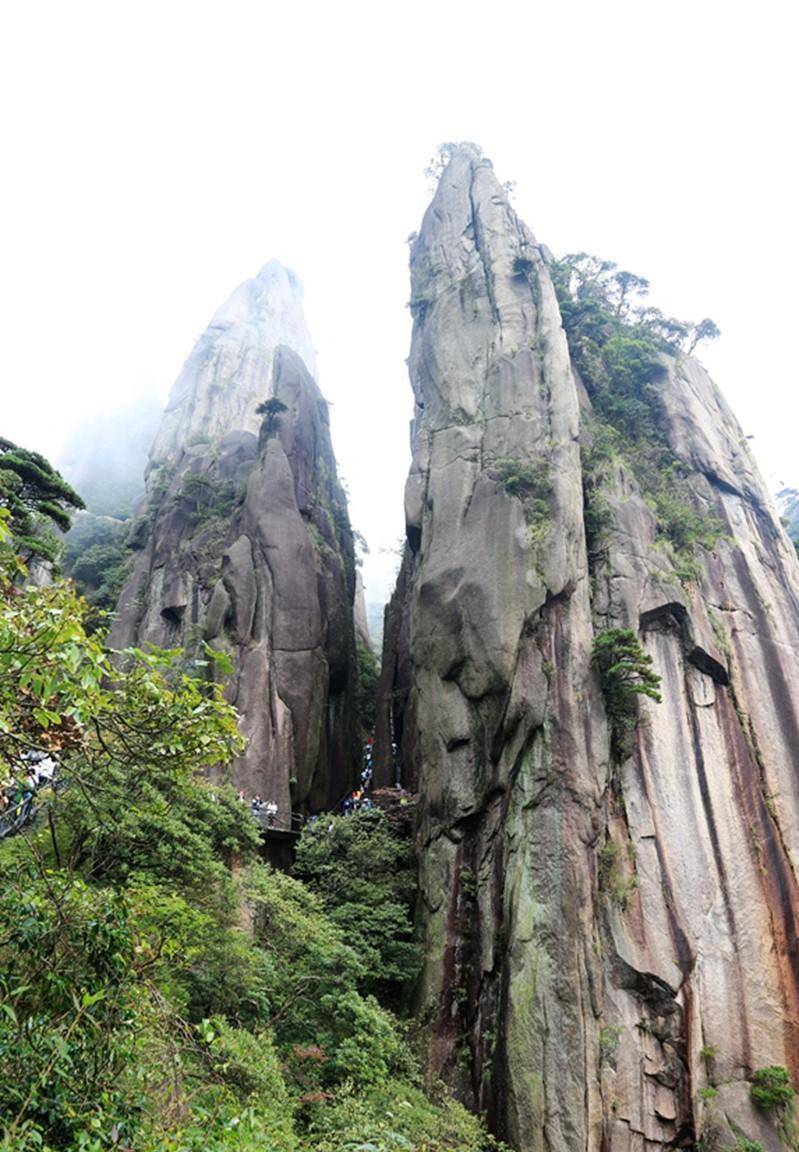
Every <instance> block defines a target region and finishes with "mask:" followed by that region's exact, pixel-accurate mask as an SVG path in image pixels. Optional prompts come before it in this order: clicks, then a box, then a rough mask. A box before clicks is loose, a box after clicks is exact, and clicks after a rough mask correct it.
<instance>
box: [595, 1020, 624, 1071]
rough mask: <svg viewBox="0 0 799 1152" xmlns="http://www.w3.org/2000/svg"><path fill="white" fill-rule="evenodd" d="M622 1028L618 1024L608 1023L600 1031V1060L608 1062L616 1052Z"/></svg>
mask: <svg viewBox="0 0 799 1152" xmlns="http://www.w3.org/2000/svg"><path fill="white" fill-rule="evenodd" d="M621 1033H622V1030H621V1028H620V1027H619V1025H618V1024H607V1025H605V1027H604V1028H601V1029H600V1031H599V1062H600V1064H605V1063H608V1062H609V1061H611V1060H612V1058H613V1056H614V1055H615V1054H616V1050H617V1049H618V1047H619V1039H620V1038H621Z"/></svg>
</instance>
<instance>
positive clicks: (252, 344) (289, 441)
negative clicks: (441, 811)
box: [111, 262, 356, 821]
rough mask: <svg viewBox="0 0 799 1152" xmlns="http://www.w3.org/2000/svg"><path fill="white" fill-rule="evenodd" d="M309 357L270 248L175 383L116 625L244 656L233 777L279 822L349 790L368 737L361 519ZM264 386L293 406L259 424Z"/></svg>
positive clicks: (297, 298)
mask: <svg viewBox="0 0 799 1152" xmlns="http://www.w3.org/2000/svg"><path fill="white" fill-rule="evenodd" d="M284 339H285V340H287V341H290V343H291V345H292V346H291V347H289V346H287V345H286V344H284V343H281V341H283V340H284ZM304 356H307V357H308V359H309V360H310V359H311V353H310V342H309V340H308V336H307V332H306V329H305V322H304V319H303V315H302V304H301V289H300V286H299V282H298V281H297V279H296V277H294V275H293V273H291V272H288V271H287V270H285V269H283V268H282V267H281V266H280V265H278V264H275V263H274V262H273V263H271V264H268V265H266V267H265V268H264V269H263V270H262V271H261V273H260V274H259V276H258V277H256V279H255V280H253V281H250V282H248V283H247V284H244V285H242V286H241V287H240V288H239V289H237V291H236V292H235V293H234V294H233V296H232V297H231V298H230V300H229V301H228V303H227V304H226V305H225V306H224V307H223V308H222V309H220V311H219V312H218V313H217V314H216V316H215V317H214V319H213V320H212V322H211V325H210V327H209V329H208V331H207V332H206V333H205V334H204V335H203V336H202V337H201V338H200V340H199V341H198V343H197V345H196V346H195V348H194V350H193V352H192V354H191V356H190V357H189V359H188V361H187V362H186V365H185V367H184V369H183V371H182V373H181V375H180V377H179V379H178V381H177V383H176V385H175V388H174V389H173V393H172V397H171V399H170V403H169V406H168V408H167V411H166V413H165V416H164V420H163V423H162V426H161V428H160V430H159V432H158V435H157V437H156V440H155V444H154V446H153V449H152V452H151V456H150V463H149V465H148V476H147V492H146V496H145V499H144V502H143V504H142V506H141V508H140V509H139V516H138V519H137V521H136V523H135V524H134V527H133V529H132V531H131V538H130V543H131V544H132V545H133V546H134V547H135V548H136V549H137V558H136V563H135V567H134V570H133V572H132V575H131V577H130V579H129V581H128V583H127V585H126V587H125V590H124V592H123V594H122V597H121V600H120V604H119V609H118V613H117V619H116V622H115V625H114V628H113V631H112V634H111V642H112V644H113V645H114V646H115V647H117V648H124V647H126V646H129V645H131V644H142V643H144V642H151V643H154V644H156V645H162V646H168V647H177V646H182V647H184V648H185V649H186V650H187V652H189V653H195V652H197V651H198V650H201V645H202V643H207V644H210V645H211V646H212V647H214V648H216V649H218V650H220V651H224V652H227V653H228V654H229V655H230V656H231V657H232V659H233V665H234V673H233V676H232V677H231V678H230V681H229V689H228V695H229V698H230V700H231V701H232V703H234V704H235V706H236V708H237V709H238V711H239V713H240V714H241V724H242V730H243V732H244V734H245V735H246V736H247V739H248V745H247V749H246V751H245V753H244V754H243V756H242V757H241V758H240V760H239V761H237V762H236V763H235V764H234V765H233V780H234V783H235V785H236V786H237V787H239V788H242V789H243V790H245V792H247V793H248V794H254V793H260V795H261V796H262V797H263V798H264V799H271V800H274V801H275V802H277V804H278V806H279V812H280V814H281V815H280V821H285V820H287V819H288V815H289V813H290V812H291V811H298V810H299V811H309V810H310V811H312V810H318V809H320V808H322V807H325V806H327V805H329V804H331V803H334V802H335V801H337V800H338V799H339V798H340V796H341V794H342V793H343V792H344V791H345V790H346V788H348V787H349V786H350V785H351V782H352V778H353V773H354V752H355V740H356V732H355V675H356V673H355V639H354V626H353V601H354V596H355V565H354V557H353V540H352V531H351V528H350V524H349V519H348V514H347V506H346V500H345V497H344V494H343V491H342V489H341V486H340V484H339V482H338V478H337V475H336V462H335V457H334V455H333V449H332V446H331V441H330V427H329V420H328V410H327V404H326V402H325V400H324V399H323V397H322V395H321V393H320V391H319V389H318V387H317V385H316V383H315V382H314V379H313V377H312V375H311V373H310V371H309V369H308V366H307V361H306V360H305V359H304V358H303V357H304ZM267 396H271V397H274V398H275V399H276V400H277V401H279V402H280V405H282V406H283V407H282V408H280V407H279V405H276V406H275V407H276V409H277V411H276V412H274V413H273V414H271V415H266V416H265V417H264V418H263V420H262V418H261V417H260V416H258V415H256V414H255V408H256V407H257V405H258V403H259V401H263V400H265V399H266V398H267Z"/></svg>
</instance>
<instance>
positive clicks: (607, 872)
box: [598, 840, 638, 910]
mask: <svg viewBox="0 0 799 1152" xmlns="http://www.w3.org/2000/svg"><path fill="white" fill-rule="evenodd" d="M598 865H599V889H600V891H601V892H603V893H605V895H607V896H608V897H609V899H610V900H612V902H613V903H614V904H617V905H618V906H619V908H621V909H622V910H623V909H625V908H626V907H627V903H628V901H629V899H630V893H631V892H632V891H633V890H634V889H635V888H637V886H638V880H637V878H636V876H635V873H634V872H633V873H632V874H631V875H629V876H628V875H627V874H626V871H625V867H624V857H623V855H622V850H621V845H619V844H617V843H616V841H615V840H606V841H605V843H604V844H603V845H602V847H601V848H600V850H599V853H598Z"/></svg>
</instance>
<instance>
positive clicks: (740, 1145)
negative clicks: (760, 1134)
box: [735, 1136, 763, 1152]
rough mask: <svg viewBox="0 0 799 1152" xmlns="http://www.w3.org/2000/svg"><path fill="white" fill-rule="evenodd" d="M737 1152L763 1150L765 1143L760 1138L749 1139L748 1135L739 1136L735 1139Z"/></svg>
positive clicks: (760, 1151) (758, 1151)
mask: <svg viewBox="0 0 799 1152" xmlns="http://www.w3.org/2000/svg"><path fill="white" fill-rule="evenodd" d="M735 1152H763V1145H762V1144H761V1143H760V1141H759V1140H747V1138H746V1136H739V1137H738V1138H737V1139H736V1141H735Z"/></svg>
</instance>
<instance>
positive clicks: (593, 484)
mask: <svg viewBox="0 0 799 1152" xmlns="http://www.w3.org/2000/svg"><path fill="white" fill-rule="evenodd" d="M550 272H551V275H552V280H553V283H554V286H555V290H556V293H557V295H558V302H559V304H560V310H561V315H562V317H563V325H564V328H565V330H566V336H567V339H568V343H569V350H570V353H571V356H572V359H573V361H574V363H575V366H576V368H577V370H578V372H579V374H580V378H581V380H582V382H583V384H584V385H585V387H586V390H587V392H588V394H589V396H590V398H591V403H592V406H593V411H594V414H595V420H594V421H593V422H592V435H591V437H590V443H589V445H587V446H586V447H587V449H588V451H587V453H586V458H587V459H588V460H589V462H590V461H591V460H592V458H593V463H594V464H596V452H595V450H594V449H593V447H592V445H593V442H594V440H598V444H599V451H600V452H605V453H607V452H611V453H612V454H613V455H615V456H618V457H619V458H620V459H621V460H622V461H623V462H624V463H625V464H626V465H627V467H628V468H629V470H630V471H631V472H632V473H633V475H634V476H635V478H636V480H637V481H638V484H639V485H640V487H641V491H642V494H643V495H644V498H645V499H646V501H647V503H648V504H649V506H650V507H651V508H652V511H653V512H654V514H655V519H656V523H657V532H658V536H659V537H660V538H661V540H663V541H664V543H665V544H666V545H667V547H668V548H669V549H670V550H671V552H672V554H673V558H674V562H675V570H676V572H677V575H678V576H679V577H680V579H681V580H683V581H689V580H692V579H694V578H695V577H696V574H697V566H696V562H695V559H694V556H695V553H696V551H697V549H700V548H703V549H710V548H712V547H713V546H714V545H715V543H716V541H717V540H718V539H719V537H720V536H721V535H722V534H723V531H724V525H723V524H722V522H721V520H720V519H719V518H718V517H717V516H715V515H714V514H712V513H710V512H708V511H707V510H706V509H704V508H701V507H699V506H698V503H697V499H696V496H695V494H694V493H693V491H692V488H691V485H690V483H689V480H690V476H689V473H688V470H687V469H686V468H685V466H684V465H683V464H682V462H681V461H679V460H678V459H677V457H676V456H675V455H674V453H673V452H672V450H671V449H670V447H669V445H668V443H667V440H666V436H665V433H664V430H663V426H662V414H661V413H662V408H661V401H660V395H659V386H660V382H661V381H662V380H663V379H664V378H665V376H666V374H667V370H668V369H667V363H668V362H667V360H666V359H665V356H666V355H672V356H675V355H679V353H680V351H681V350H682V349H683V347H686V349H687V351H688V352H690V351H692V350H693V348H694V347H695V345H696V343H697V341H698V340H699V339H709V338H712V337H713V336H714V335H718V329H717V328H716V327H715V325H713V323H712V321H706V320H703V321H702V322H701V323H700V324H698V325H692V324H688V323H684V322H682V321H678V320H674V319H673V318H668V317H664V316H663V315H662V314H661V313H660V312H658V310H657V309H654V308H649V307H645V306H643V304H642V302H641V301H642V297H643V296H645V295H646V293H647V291H648V287H649V286H648V283H647V281H646V280H643V279H642V278H641V277H637V276H633V275H632V274H631V273H628V272H623V271H618V270H617V268H616V266H615V264H612V263H611V262H610V261H603V260H599V259H597V258H596V257H593V256H587V255H586V254H585V253H579V254H577V255H575V256H566V257H565V258H564V259H563V260H560V261H554V262H553V263H552V264H551V266H550ZM600 487H601V485H600V483H599V478H598V474H597V470H596V468H594V469H593V474H591V472H589V474H587V475H586V476H585V492H586V500H585V503H586V508H587V512H588V520H589V522H587V525H586V527H587V531H588V534H589V549H590V552H591V555H592V558H593V559H597V557H598V549H597V544H598V542H599V541H600V538H601V535H602V532H603V530H604V529H605V528H606V527H608V525H609V520H610V517H609V511H608V508H607V505H606V504H603V503H602V498H601V492H600Z"/></svg>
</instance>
